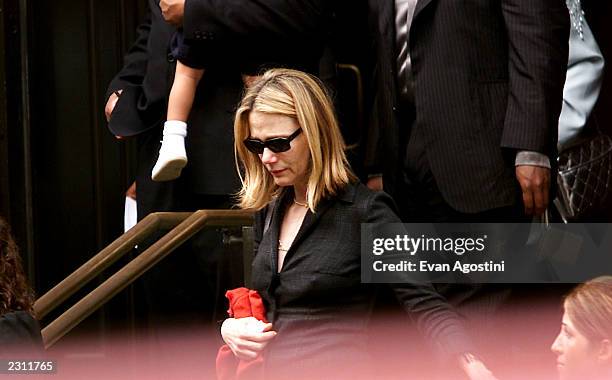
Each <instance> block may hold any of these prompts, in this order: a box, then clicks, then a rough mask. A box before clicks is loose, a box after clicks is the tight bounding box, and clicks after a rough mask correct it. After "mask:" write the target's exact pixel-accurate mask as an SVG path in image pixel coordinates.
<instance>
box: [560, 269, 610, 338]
mask: <svg viewBox="0 0 612 380" xmlns="http://www.w3.org/2000/svg"><path fill="white" fill-rule="evenodd" d="M564 307H565V312H566V313H567V314H568V316H569V318H570V320H571V321H572V323H573V324H574V326H576V329H577V330H578V331H579V332H580V333H581V334H583V335H584V336H585V337H587V338H588V339H589V341H592V342H596V341H600V340H603V339H612V276H602V277H597V278H595V279H592V280H589V281H587V282H585V283H584V284H581V285H578V286H577V287H576V288H575V289H574V290H572V291H571V292H570V293H569V294H568V295H567V296H566V297H565V302H564Z"/></svg>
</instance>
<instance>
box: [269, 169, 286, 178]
mask: <svg viewBox="0 0 612 380" xmlns="http://www.w3.org/2000/svg"><path fill="white" fill-rule="evenodd" d="M285 170H287V169H278V170H270V173H271V174H272V175H273V176H275V177H276V176H279V175H281V174H282V173H283V172H284V171H285Z"/></svg>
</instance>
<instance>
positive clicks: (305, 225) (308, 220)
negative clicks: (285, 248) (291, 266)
mask: <svg viewBox="0 0 612 380" xmlns="http://www.w3.org/2000/svg"><path fill="white" fill-rule="evenodd" d="M355 186H356V185H352V184H350V185H347V187H346V188H345V190H344V191H343V192H342V193H341V194H339V195H338V196H337V198H335V199H325V200H323V201H321V203H320V204H319V206H318V207H317V210H316V212H315V213H314V214H313V213H312V212H311V211H310V210H308V212H306V216H305V217H304V221H303V222H302V226H301V227H300V230H299V231H298V233H297V235H296V236H295V239H294V240H293V243H292V244H291V248H290V249H289V252H287V256H286V257H285V263H286V262H287V259H288V258H289V257H290V255H291V254H292V253H293V251H295V249H297V248H298V247H299V246H300V244H301V243H302V241H303V240H304V239H305V238H306V237H308V235H310V233H311V232H312V230H313V229H314V228H315V227H316V225H317V224H318V222H319V221H320V220H321V218H322V217H323V215H325V213H326V212H327V211H328V210H329V209H330V207H332V205H333V204H334V203H335V202H338V201H341V202H347V203H353V201H354V198H355Z"/></svg>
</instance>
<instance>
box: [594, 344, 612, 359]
mask: <svg viewBox="0 0 612 380" xmlns="http://www.w3.org/2000/svg"><path fill="white" fill-rule="evenodd" d="M597 359H598V360H599V362H600V363H602V364H605V363H608V364H612V341H610V339H604V340H602V341H601V342H600V343H599V352H598V354H597Z"/></svg>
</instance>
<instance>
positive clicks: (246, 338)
mask: <svg viewBox="0 0 612 380" xmlns="http://www.w3.org/2000/svg"><path fill="white" fill-rule="evenodd" d="M221 336H223V340H224V341H225V343H226V344H227V345H228V347H229V348H230V349H231V350H232V352H233V353H234V355H236V357H238V359H242V360H253V359H255V358H256V357H257V356H258V355H259V354H260V353H261V351H263V349H264V348H266V346H267V345H268V343H269V342H270V341H271V340H272V339H273V338H274V337H275V336H276V331H272V324H271V323H264V322H262V321H260V320H258V319H256V318H253V317H247V318H238V319H236V318H228V319H226V320H225V321H223V325H221Z"/></svg>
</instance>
